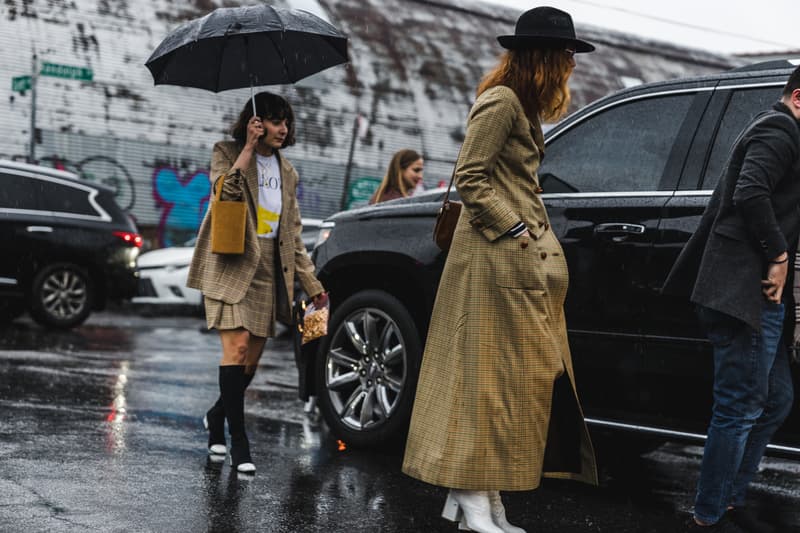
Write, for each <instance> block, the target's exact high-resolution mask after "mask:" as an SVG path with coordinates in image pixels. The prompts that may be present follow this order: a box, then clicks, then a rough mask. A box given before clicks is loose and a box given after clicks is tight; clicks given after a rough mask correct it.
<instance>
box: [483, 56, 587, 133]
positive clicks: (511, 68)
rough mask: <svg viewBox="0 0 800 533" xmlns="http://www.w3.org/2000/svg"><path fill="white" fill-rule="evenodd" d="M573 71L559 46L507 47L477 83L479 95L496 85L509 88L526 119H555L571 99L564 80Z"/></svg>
mask: <svg viewBox="0 0 800 533" xmlns="http://www.w3.org/2000/svg"><path fill="white" fill-rule="evenodd" d="M570 74H572V64H571V60H570V56H569V55H568V54H567V53H566V52H565V51H564V50H562V49H559V48H541V49H539V48H529V49H521V50H508V51H507V52H505V53H504V54H503V55H502V56H500V62H499V63H498V64H497V66H496V67H495V68H494V69H493V70H491V71H490V72H488V73H487V74H486V75H485V76H484V77H483V79H482V80H481V83H480V85H479V86H478V91H477V93H478V96H480V95H481V94H482V93H483V92H484V91H486V90H487V89H491V88H492V87H496V86H498V85H505V86H506V87H510V88H511V89H512V90H513V91H514V93H516V95H517V98H519V101H520V102H521V103H522V108H523V109H524V110H525V114H526V115H527V116H528V119H529V120H534V119H535V118H537V117H539V118H541V119H542V120H543V121H545V122H555V121H557V120H558V119H560V118H561V117H563V116H564V114H565V113H566V112H567V108H568V107H569V102H570V94H569V87H568V86H567V80H568V79H569V76H570Z"/></svg>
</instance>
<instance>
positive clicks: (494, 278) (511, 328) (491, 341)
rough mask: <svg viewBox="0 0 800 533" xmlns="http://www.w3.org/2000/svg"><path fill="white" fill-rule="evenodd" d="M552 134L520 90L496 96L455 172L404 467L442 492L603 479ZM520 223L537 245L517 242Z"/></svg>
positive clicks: (479, 114)
mask: <svg viewBox="0 0 800 533" xmlns="http://www.w3.org/2000/svg"><path fill="white" fill-rule="evenodd" d="M542 139H543V137H542V132H541V126H540V125H539V124H538V123H536V124H531V123H530V122H529V121H528V119H527V118H526V115H525V113H524V111H523V108H522V105H521V104H520V102H519V100H518V99H517V97H516V94H515V93H514V92H513V91H512V90H511V89H509V88H508V87H502V86H500V87H494V88H492V89H489V90H487V91H485V92H484V93H483V94H481V95H480V96H479V97H478V98H477V100H476V101H475V104H474V106H473V107H472V110H471V111H470V115H469V119H468V123H467V133H466V137H465V140H464V145H463V147H462V149H461V155H460V156H459V160H458V162H457V166H456V178H455V184H456V188H457V189H458V192H459V194H460V196H461V199H462V201H463V203H464V208H463V209H462V210H461V216H460V218H459V221H458V224H457V226H456V230H455V234H454V236H453V243H452V245H451V247H450V251H449V253H448V256H447V261H446V263H445V267H444V271H443V273H442V278H441V282H440V283H439V290H438V293H437V295H436V302H435V304H434V310H433V315H432V317H431V324H430V328H429V330H428V338H427V342H426V345H425V354H424V356H423V360H422V367H421V370H420V376H419V383H418V387H417V394H416V398H415V402H414V409H413V413H412V417H411V426H410V428H409V435H408V442H407V446H406V453H405V458H404V462H403V471H404V472H405V473H406V474H408V475H410V476H412V477H415V478H417V479H420V480H422V481H426V482H428V483H432V484H434V485H440V486H445V487H451V488H460V489H466V490H530V489H534V488H536V487H538V486H539V482H540V479H541V477H542V475H546V476H550V477H562V478H571V479H576V480H580V481H586V482H589V483H597V471H596V466H595V462H594V453H593V451H592V445H591V442H590V440H589V433H588V431H587V429H586V425H585V423H584V421H583V416H582V414H581V410H580V406H579V404H578V399H577V393H576V391H575V385H574V383H575V380H574V377H573V372H572V360H571V357H570V351H569V344H568V342H567V329H566V322H565V319H564V307H563V304H564V298H565V296H566V292H567V284H568V273H567V264H566V261H565V259H564V254H563V252H562V250H561V245H560V244H559V242H558V240H557V239H556V237H555V235H554V234H553V232H552V230H551V229H550V223H549V219H548V217H547V212H546V211H545V207H544V203H543V202H542V199H541V196H540V194H539V193H540V192H541V189H540V188H539V180H538V177H537V175H536V170H537V169H538V167H539V161H540V159H541V153H542V152H541V151H542V149H543V142H542ZM519 221H522V222H524V223H525V224H526V225H527V227H528V229H529V231H530V233H531V235H532V237H531V238H528V237H519V238H516V239H515V238H513V237H509V236H507V235H505V233H506V232H507V231H508V230H509V229H511V228H512V227H513V226H515V225H516V224H517V223H518V222H519ZM545 452H547V453H545Z"/></svg>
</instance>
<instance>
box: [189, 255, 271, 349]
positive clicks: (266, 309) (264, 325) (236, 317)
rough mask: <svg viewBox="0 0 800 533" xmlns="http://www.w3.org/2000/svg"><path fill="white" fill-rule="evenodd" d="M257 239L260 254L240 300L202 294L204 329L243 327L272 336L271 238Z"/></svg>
mask: <svg viewBox="0 0 800 533" xmlns="http://www.w3.org/2000/svg"><path fill="white" fill-rule="evenodd" d="M259 242H260V244H261V257H260V258H259V262H258V267H257V268H256V273H255V274H254V275H253V281H251V282H250V287H249V288H248V289H247V293H245V295H244V298H242V301H241V302H239V303H235V304H227V303H225V302H223V301H221V300H214V299H212V298H209V297H207V296H206V297H204V298H203V302H204V305H205V309H206V324H207V325H208V329H212V328H216V329H220V330H221V329H239V328H244V329H246V330H247V331H249V332H250V333H251V334H252V335H255V336H256V337H274V336H275V277H276V276H275V268H276V267H275V239H259Z"/></svg>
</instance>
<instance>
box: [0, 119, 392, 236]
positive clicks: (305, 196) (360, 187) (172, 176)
mask: <svg viewBox="0 0 800 533" xmlns="http://www.w3.org/2000/svg"><path fill="white" fill-rule="evenodd" d="M37 151H38V153H39V154H42V155H43V157H40V158H39V160H38V163H39V164H42V165H44V166H48V167H51V168H56V169H60V170H66V171H70V172H73V173H75V174H77V175H78V176H80V177H81V178H83V179H85V180H88V181H92V182H95V183H99V184H102V185H105V186H107V187H109V188H110V189H111V190H112V192H113V194H114V196H115V199H116V201H117V203H118V204H119V205H120V207H122V208H123V209H124V210H125V211H127V212H128V213H129V214H130V215H131V216H132V218H133V219H134V220H135V222H136V224H137V226H138V228H139V231H140V233H142V236H143V237H144V239H145V245H146V247H147V248H160V247H165V246H175V245H182V244H184V243H185V242H186V241H187V240H189V239H190V238H191V237H193V236H194V235H196V233H197V229H198V228H199V226H200V223H201V222H202V219H203V216H204V215H205V212H206V210H207V209H208V200H209V195H210V192H211V187H210V183H209V177H208V176H209V157H208V156H209V150H208V149H207V148H205V147H201V146H200V147H191V146H175V145H163V144H156V143H148V142H141V141H135V140H127V139H110V138H106V137H94V136H87V135H84V134H77V133H73V132H54V131H48V130H45V131H43V135H42V143H41V144H40V147H39V149H38V150H37ZM0 158H3V159H11V160H14V161H20V162H23V161H25V160H26V156H25V155H24V154H0ZM290 159H291V161H292V163H293V164H294V165H295V168H296V169H297V171H298V174H299V175H300V177H301V179H300V182H299V184H298V187H297V200H298V204H299V207H300V211H301V213H302V215H303V216H304V217H308V218H324V217H327V216H329V215H330V214H332V213H335V212H337V211H339V210H340V209H341V208H342V205H341V202H342V185H343V183H344V178H343V177H344V176H345V175H346V174H347V168H346V165H343V164H341V163H337V162H335V161H332V160H330V159H328V160H315V159H305V158H302V157H297V156H296V155H294V154H293V155H291V156H290ZM351 174H352V175H353V180H352V182H351V183H350V186H349V187H348V191H347V195H346V196H345V198H344V200H345V207H346V208H352V207H358V206H360V205H365V204H366V203H367V201H368V199H369V197H370V196H371V195H372V193H373V192H374V190H375V189H376V188H377V186H378V184H379V182H380V179H379V178H376V177H373V176H374V169H365V168H358V167H357V166H354V167H353V168H352V169H351Z"/></svg>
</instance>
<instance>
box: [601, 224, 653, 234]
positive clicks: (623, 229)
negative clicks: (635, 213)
mask: <svg viewBox="0 0 800 533" xmlns="http://www.w3.org/2000/svg"><path fill="white" fill-rule="evenodd" d="M644 230H645V227H644V226H643V225H641V224H629V223H627V222H611V223H608V224H598V225H596V226H595V227H594V232H595V233H605V234H609V233H610V234H614V235H642V234H643V233H644Z"/></svg>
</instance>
